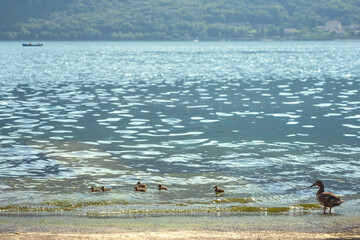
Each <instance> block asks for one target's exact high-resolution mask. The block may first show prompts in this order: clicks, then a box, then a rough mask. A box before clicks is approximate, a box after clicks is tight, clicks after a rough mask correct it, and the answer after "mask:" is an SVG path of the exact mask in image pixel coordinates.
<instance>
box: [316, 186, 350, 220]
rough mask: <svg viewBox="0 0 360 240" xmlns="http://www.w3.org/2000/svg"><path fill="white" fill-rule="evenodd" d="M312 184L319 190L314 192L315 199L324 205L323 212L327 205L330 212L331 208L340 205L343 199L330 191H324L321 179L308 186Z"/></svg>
mask: <svg viewBox="0 0 360 240" xmlns="http://www.w3.org/2000/svg"><path fill="white" fill-rule="evenodd" d="M313 186H318V187H319V190H318V191H317V193H316V199H317V200H318V201H319V203H320V204H321V205H323V206H324V214H325V211H326V208H327V207H329V208H330V210H329V213H330V214H331V208H333V207H336V206H340V205H341V204H342V203H343V202H345V201H344V200H341V199H340V196H337V195H335V194H333V193H331V192H325V191H324V184H323V183H322V181H320V180H317V181H316V182H315V183H314V184H313V185H311V186H310V187H313Z"/></svg>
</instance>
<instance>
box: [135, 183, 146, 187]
mask: <svg viewBox="0 0 360 240" xmlns="http://www.w3.org/2000/svg"><path fill="white" fill-rule="evenodd" d="M137 186H138V187H139V188H146V184H144V183H141V182H137Z"/></svg>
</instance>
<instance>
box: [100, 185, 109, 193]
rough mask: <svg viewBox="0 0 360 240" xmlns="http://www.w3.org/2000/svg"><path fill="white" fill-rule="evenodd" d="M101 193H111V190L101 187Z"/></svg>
mask: <svg viewBox="0 0 360 240" xmlns="http://www.w3.org/2000/svg"><path fill="white" fill-rule="evenodd" d="M101 191H103V192H107V191H111V188H105V187H104V186H102V187H101Z"/></svg>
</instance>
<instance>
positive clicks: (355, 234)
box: [0, 228, 360, 240]
mask: <svg viewBox="0 0 360 240" xmlns="http://www.w3.org/2000/svg"><path fill="white" fill-rule="evenodd" d="M359 238H360V229H359V228H357V229H354V230H353V231H348V232H342V233H302V232H285V231H204V230H202V231H138V232H136V231H133V232H122V233H104V234H101V233H100V234H99V233H97V234H86V233H67V234H66V233H62V234H57V233H51V232H47V233H43V232H28V233H7V234H0V239H149V240H153V239H154V240H155V239H267V240H272V239H289V240H292V239H293V240H296V239H359Z"/></svg>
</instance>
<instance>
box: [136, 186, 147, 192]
mask: <svg viewBox="0 0 360 240" xmlns="http://www.w3.org/2000/svg"><path fill="white" fill-rule="evenodd" d="M134 189H135V191H140V192H146V189H145V188H140V187H138V186H136V187H134Z"/></svg>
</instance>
